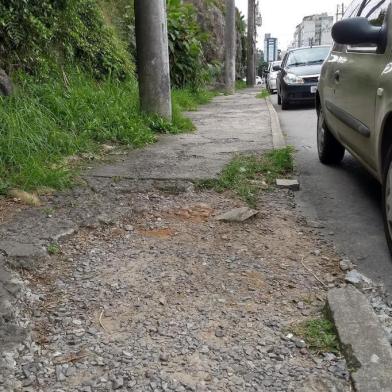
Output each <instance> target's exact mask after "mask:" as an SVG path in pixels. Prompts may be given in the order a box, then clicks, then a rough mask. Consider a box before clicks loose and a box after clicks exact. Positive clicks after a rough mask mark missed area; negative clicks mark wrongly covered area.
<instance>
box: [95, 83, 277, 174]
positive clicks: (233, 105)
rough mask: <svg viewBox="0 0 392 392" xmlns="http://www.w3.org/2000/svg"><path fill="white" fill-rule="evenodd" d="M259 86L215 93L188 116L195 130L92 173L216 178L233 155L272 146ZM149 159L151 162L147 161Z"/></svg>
mask: <svg viewBox="0 0 392 392" xmlns="http://www.w3.org/2000/svg"><path fill="white" fill-rule="evenodd" d="M259 91H260V89H259V88H255V89H246V90H241V91H240V92H238V93H237V94H234V95H229V96H219V97H216V98H215V99H214V100H213V102H212V103H210V104H209V105H205V106H202V107H200V108H199V110H198V111H196V112H190V113H188V114H187V115H188V116H189V117H190V118H191V119H192V121H193V123H194V124H195V125H196V128H197V132H194V133H187V134H181V135H175V136H173V135H166V136H162V137H161V138H160V139H159V142H158V143H156V144H154V145H151V146H149V147H147V148H144V149H141V150H135V151H133V152H131V153H130V154H129V155H128V156H127V158H126V159H125V160H124V161H123V162H116V163H114V164H113V165H105V166H100V167H97V168H96V169H94V170H92V171H91V172H89V173H88V176H89V177H96V178H97V177H98V178H99V177H107V178H110V177H121V178H126V179H144V180H155V179H159V180H205V179H212V178H216V177H217V176H218V174H219V173H220V171H221V170H222V169H223V167H224V166H225V165H226V164H227V163H228V162H229V161H230V159H231V158H232V157H233V155H234V154H237V153H251V152H260V151H263V150H265V149H270V148H272V132H271V115H270V111H269V108H268V106H267V103H266V101H265V100H264V99H257V98H256V95H257V93H258V92H259ZM147 162H148V164H146V163H147Z"/></svg>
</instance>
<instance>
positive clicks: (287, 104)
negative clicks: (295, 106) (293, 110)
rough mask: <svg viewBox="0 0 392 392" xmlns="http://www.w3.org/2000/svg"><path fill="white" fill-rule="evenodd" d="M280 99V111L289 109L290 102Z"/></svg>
mask: <svg viewBox="0 0 392 392" xmlns="http://www.w3.org/2000/svg"><path fill="white" fill-rule="evenodd" d="M281 99H282V110H288V109H289V108H290V101H289V100H288V99H286V98H284V97H282V98H281Z"/></svg>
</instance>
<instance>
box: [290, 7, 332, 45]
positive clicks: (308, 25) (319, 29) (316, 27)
mask: <svg viewBox="0 0 392 392" xmlns="http://www.w3.org/2000/svg"><path fill="white" fill-rule="evenodd" d="M333 23H334V19H333V16H328V14H327V13H323V14H317V15H310V16H305V18H303V20H302V22H301V23H300V24H299V25H298V26H297V27H296V29H295V33H294V41H293V44H292V47H294V48H301V47H303V46H315V45H332V43H333V40H332V36H331V30H332V26H333Z"/></svg>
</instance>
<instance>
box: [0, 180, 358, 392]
mask: <svg viewBox="0 0 392 392" xmlns="http://www.w3.org/2000/svg"><path fill="white" fill-rule="evenodd" d="M159 188H160V189H159V190H158V189H157V188H156V187H146V189H144V190H142V191H141V190H140V189H139V190H136V191H134V192H129V191H127V189H126V188H124V187H121V186H120V185H119V184H115V183H113V184H112V187H111V188H109V189H110V190H111V192H107V194H106V195H107V197H106V198H101V199H100V203H101V210H102V213H101V214H100V215H99V219H96V222H95V223H91V224H85V225H84V227H82V228H80V229H79V230H78V231H77V232H76V233H74V234H73V235H71V236H70V237H68V239H63V240H60V249H61V251H60V253H58V254H53V255H51V256H50V257H48V258H45V259H43V260H41V261H40V262H36V264H35V267H34V269H30V270H29V271H27V270H25V269H23V270H21V269H18V272H19V274H20V276H21V279H22V280H23V285H22V292H21V295H20V296H19V298H20V300H19V304H18V308H19V309H20V310H19V312H18V313H17V314H14V317H15V319H16V321H17V323H18V324H19V325H20V326H25V327H26V326H28V327H29V328H31V331H32V334H31V336H30V337H29V338H27V339H25V340H24V341H23V343H21V344H19V345H18V346H17V350H13V351H9V352H4V353H3V358H2V362H1V363H0V365H1V366H0V367H1V369H2V372H1V375H0V391H9V390H14V391H59V392H60V391H81V392H82V391H86V392H88V391H112V390H118V391H317V392H319V391H350V390H351V386H350V384H349V382H348V381H347V380H348V378H349V375H348V371H347V369H346V364H345V361H344V359H342V358H341V357H339V355H335V354H332V353H314V352H312V351H311V350H310V349H309V348H308V347H306V344H305V343H304V342H303V341H302V339H301V337H297V336H293V335H292V334H290V331H291V329H290V328H291V326H293V325H296V324H297V323H300V322H302V321H304V320H307V319H309V318H315V317H318V316H319V315H320V312H321V311H322V309H323V307H324V304H325V296H326V290H327V288H328V287H335V286H340V285H342V284H344V274H343V273H342V272H341V270H340V268H339V262H340V261H341V260H340V259H339V258H338V257H336V255H335V253H334V249H333V247H332V245H331V243H330V241H329V239H328V238H325V236H323V235H321V234H320V233H318V231H317V229H315V228H314V225H309V224H306V222H305V221H304V220H303V219H302V218H301V217H298V216H297V214H296V210H295V204H294V201H293V200H294V199H293V197H292V194H291V193H290V192H289V193H287V192H285V191H273V192H271V193H265V194H264V195H263V196H262V197H261V199H260V200H259V203H258V210H259V211H260V212H259V214H258V215H257V216H256V217H253V218H251V219H249V220H248V221H246V222H243V223H227V222H220V221H217V220H216V219H215V216H218V215H219V214H222V213H224V212H226V211H229V210H231V209H233V208H237V207H242V206H243V203H242V202H240V201H238V200H236V199H235V198H233V197H232V196H231V195H230V194H216V193H214V192H212V191H211V192H210V191H203V192H198V191H194V190H193V189H192V187H191V186H183V187H179V186H178V184H177V185H176V187H174V188H173V187H169V188H167V189H164V188H165V187H162V186H161V187H159ZM175 190H179V191H178V192H175ZM111 207H112V208H111ZM119 210H121V213H118V211H119ZM61 211H62V212H60V211H59V212H58V213H59V214H60V213H64V211H63V210H61ZM111 211H113V214H112V213H111ZM115 212H116V213H115ZM56 214H57V212H56V210H54V211H51V214H50V215H51V217H52V216H53V219H54V218H55V217H56ZM50 219H51V218H50Z"/></svg>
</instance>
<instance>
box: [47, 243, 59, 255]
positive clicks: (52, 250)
mask: <svg viewBox="0 0 392 392" xmlns="http://www.w3.org/2000/svg"><path fill="white" fill-rule="evenodd" d="M47 250H48V253H49V254H50V255H58V254H59V253H60V251H61V248H60V246H59V245H58V244H49V245H48V248H47Z"/></svg>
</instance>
